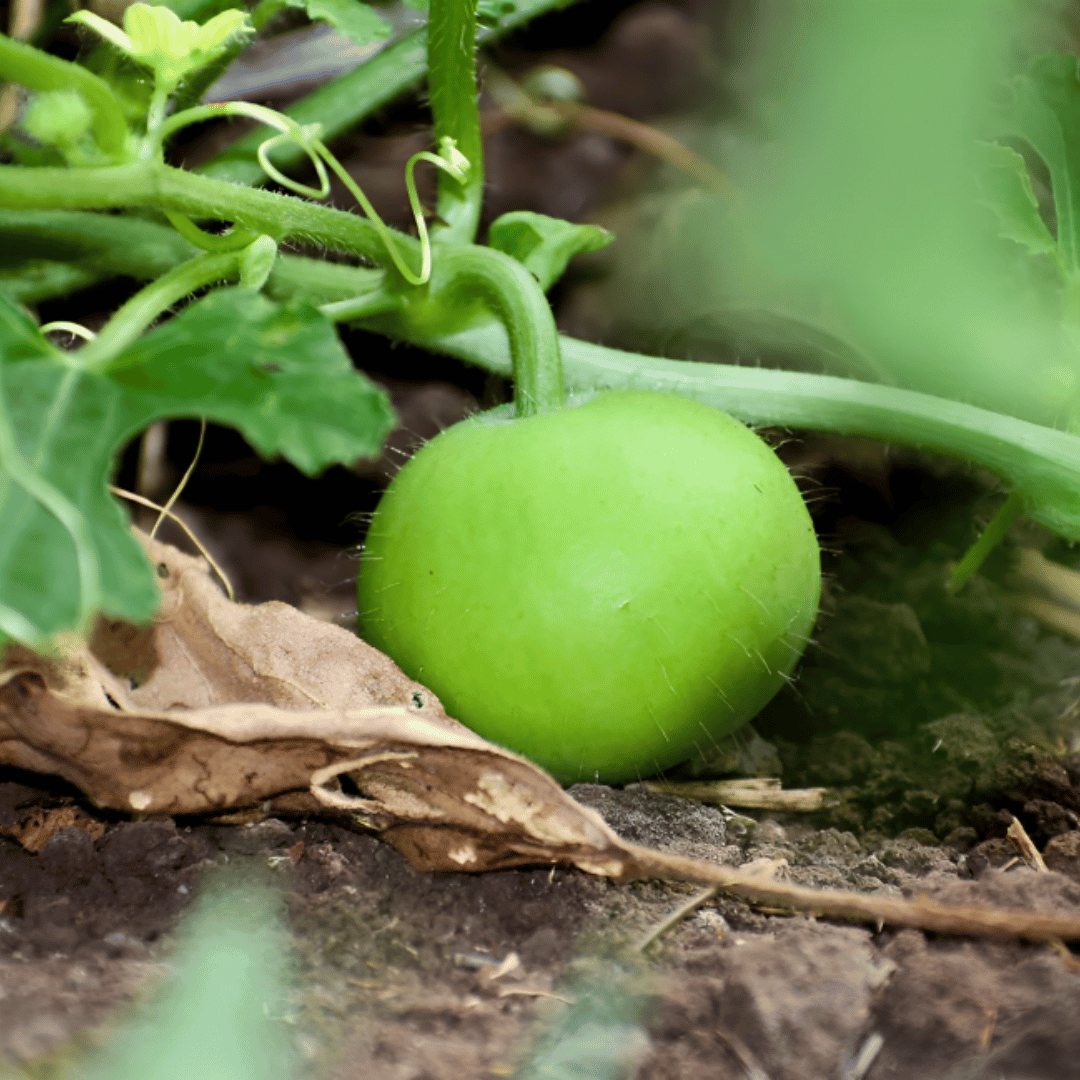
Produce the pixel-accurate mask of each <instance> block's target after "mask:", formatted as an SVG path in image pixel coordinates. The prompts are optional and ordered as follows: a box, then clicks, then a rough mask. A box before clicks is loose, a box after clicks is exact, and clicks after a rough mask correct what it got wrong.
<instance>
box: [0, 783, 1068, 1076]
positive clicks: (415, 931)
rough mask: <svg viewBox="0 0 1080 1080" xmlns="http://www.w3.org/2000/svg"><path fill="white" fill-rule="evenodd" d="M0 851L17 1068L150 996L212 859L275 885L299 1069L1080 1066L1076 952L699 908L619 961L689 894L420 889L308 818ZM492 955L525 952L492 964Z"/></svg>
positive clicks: (7, 1012) (820, 1070) (673, 813)
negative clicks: (267, 876)
mask: <svg viewBox="0 0 1080 1080" xmlns="http://www.w3.org/2000/svg"><path fill="white" fill-rule="evenodd" d="M573 794H574V795H575V796H576V797H577V798H579V799H580V800H581V801H582V802H584V803H586V804H588V805H592V806H593V807H595V808H596V809H598V810H599V811H600V812H601V813H602V814H603V815H604V816H605V817H606V818H607V819H608V821H609V823H610V824H612V825H613V826H614V827H615V829H616V831H618V832H619V833H620V834H621V835H623V836H624V837H625V838H626V839H630V840H634V841H637V842H648V843H651V844H653V845H655V846H657V847H660V848H661V849H665V850H671V851H676V852H680V853H684V854H694V855H697V856H699V857H706V858H713V859H716V860H717V861H720V862H724V863H727V864H731V865H740V864H743V863H746V862H748V861H751V860H754V859H763V858H767V859H773V860H776V859H783V860H786V863H787V869H786V870H785V869H781V871H780V872H781V873H784V874H786V875H787V876H789V877H790V878H791V879H792V880H794V881H797V882H802V883H806V884H819V885H823V884H828V885H844V886H848V887H853V888H857V889H860V890H865V891H878V892H885V893H892V894H895V893H897V892H905V893H906V892H909V891H910V890H911V889H912V888H913V887H917V888H918V889H919V890H920V891H924V892H926V893H928V894H929V895H932V896H936V897H939V898H942V899H947V900H951V901H954V902H958V903H960V902H972V901H975V902H983V903H993V904H998V905H1001V906H1010V907H1019V908H1030V909H1035V910H1043V911H1055V912H1062V913H1076V912H1077V911H1080V875H1077V874H1076V871H1075V869H1074V870H1073V876H1069V875H1067V874H1061V873H1056V872H1050V873H1046V874H1036V873H1034V872H1032V871H1030V870H1028V869H1027V868H1026V867H1024V866H1022V865H1020V866H1015V867H1013V868H1011V869H1009V870H1007V871H1001V870H995V869H993V868H991V867H989V866H987V865H984V864H980V867H979V869H978V870H977V871H976V872H973V868H972V865H971V864H972V859H971V858H970V856H969V857H965V856H964V855H963V854H962V853H961V852H959V851H958V850H956V849H955V848H954V849H949V848H944V847H938V846H927V845H923V844H921V843H919V842H918V841H917V840H914V839H893V840H881V841H878V842H876V843H873V842H871V843H867V842H865V841H863V842H860V841H859V840H858V839H856V837H855V836H854V835H853V834H851V833H846V832H839V831H837V830H833V829H825V830H815V829H812V828H809V827H807V826H804V825H799V824H798V823H797V822H793V821H787V822H784V823H782V822H781V821H779V820H776V819H774V818H772V817H765V818H763V819H762V820H761V821H760V822H757V823H752V822H751V821H750V819H746V818H741V817H740V818H732V817H731V815H730V814H729V815H725V814H724V813H722V812H721V811H719V810H714V809H710V808H703V807H700V806H696V805H693V804H688V803H685V802H684V801H682V800H679V799H675V798H672V797H669V796H661V795H654V794H650V793H648V792H646V791H645V790H644V789H642V788H640V787H632V788H630V789H627V790H625V791H616V790H612V789H609V788H603V787H598V786H594V785H580V786H579V787H577V788H575V789H573ZM0 799H2V806H3V810H2V815H0V826H3V827H5V828H10V827H11V826H12V825H14V824H16V823H17V822H18V821H21V820H25V819H26V817H27V809H28V808H29V807H30V806H41V805H42V804H43V803H51V804H52V805H53V806H57V805H62V804H64V803H65V802H66V801H67V799H66V797H65V796H59V795H55V794H54V795H51V796H45V795H43V793H42V792H41V791H39V790H37V789H34V788H30V787H27V786H24V785H22V784H20V783H19V782H17V781H15V780H11V781H8V782H6V783H4V784H3V785H2V787H0ZM83 824H84V825H85V822H83ZM2 843H3V847H2V848H0V895H2V896H3V897H4V898H5V904H4V915H3V917H2V920H0V1050H2V1051H3V1053H4V1055H5V1056H6V1057H7V1058H8V1059H9V1060H13V1061H16V1062H18V1061H24V1062H26V1061H30V1060H33V1059H40V1058H41V1057H42V1056H44V1055H48V1054H50V1053H51V1052H56V1051H57V1050H62V1049H63V1044H65V1043H66V1042H68V1041H69V1040H71V1039H73V1038H74V1037H75V1036H76V1035H77V1034H78V1033H79V1032H80V1031H81V1030H82V1029H84V1028H85V1027H86V1026H88V1025H95V1024H99V1023H101V1022H102V1021H103V1020H105V1019H107V1018H108V1017H109V1016H110V1015H111V1014H112V1013H114V1012H115V1010H116V1008H117V1006H118V1005H120V1003H122V1002H124V1001H125V1000H127V999H129V998H130V997H131V995H132V994H135V993H137V992H139V991H140V989H144V988H145V987H146V986H149V985H153V984H154V983H155V982H157V981H158V980H160V979H161V978H162V969H161V967H160V964H161V962H162V960H163V959H164V958H166V957H167V956H168V943H169V937H170V933H171V931H172V930H173V929H174V927H175V925H176V920H177V917H178V916H179V914H180V913H181V912H182V911H183V909H184V908H185V906H186V905H187V903H188V901H189V900H190V898H191V897H192V896H193V895H194V894H195V893H196V892H197V890H198V888H199V882H200V878H201V877H202V875H203V874H204V872H205V871H206V870H207V869H208V868H210V867H212V866H215V865H220V864H222V863H223V862H225V861H232V862H233V863H234V864H235V863H236V862H237V861H240V862H241V864H242V865H247V866H250V869H251V872H252V873H256V872H262V873H265V868H266V867H268V866H269V867H272V868H273V869H272V871H271V873H272V875H273V877H274V879H275V880H276V881H277V882H278V883H279V885H280V888H281V889H282V890H284V892H285V895H286V897H287V901H288V908H289V911H290V927H291V930H292V934H293V941H294V948H295V953H296V957H297V959H298V978H297V983H296V989H295V990H294V992H293V1000H292V1008H291V1009H290V1012H289V1015H290V1018H291V1020H292V1022H293V1028H292V1032H291V1034H292V1037H293V1039H294V1041H295V1044H296V1046H297V1047H298V1048H299V1050H300V1051H301V1054H302V1056H303V1057H304V1058H305V1059H306V1060H307V1062H308V1065H309V1067H310V1068H311V1069H312V1070H313V1074H314V1075H318V1076H326V1077H335V1078H341V1080H346V1078H352V1077H357V1078H359V1077H365V1078H370V1080H380V1078H383V1077H385V1078H391V1077H393V1078H398V1077H401V1078H408V1080H420V1078H425V1077H432V1078H434V1077H447V1078H454V1080H466V1078H473V1077H475V1078H481V1077H490V1076H509V1075H512V1074H513V1073H514V1070H515V1068H517V1067H518V1066H519V1065H520V1064H521V1063H522V1062H523V1061H524V1060H526V1059H528V1058H529V1055H530V1053H535V1054H537V1055H540V1056H543V1055H544V1053H545V1049H544V1048H545V1047H547V1050H546V1054H547V1060H548V1062H549V1064H550V1062H551V1061H552V1060H555V1059H556V1058H557V1057H558V1053H557V1052H556V1051H558V1050H559V1048H562V1049H561V1051H559V1052H561V1053H563V1054H565V1053H566V1047H567V1046H568V1045H570V1046H571V1047H573V1046H575V1045H577V1044H575V1043H574V1039H575V1038H577V1039H578V1040H579V1041H581V1040H582V1039H584V1040H586V1042H587V1041H588V1040H589V1039H591V1040H592V1041H593V1043H595V1046H594V1047H593V1051H592V1052H593V1053H594V1054H598V1055H599V1056H600V1058H601V1059H604V1058H605V1057H606V1058H609V1059H610V1058H611V1057H612V1055H614V1057H615V1058H616V1059H617V1058H618V1055H619V1054H620V1053H622V1054H625V1055H626V1057H627V1061H626V1063H625V1064H626V1071H625V1072H624V1073H619V1074H618V1075H627V1076H637V1077H639V1078H641V1080H644V1078H646V1077H647V1078H659V1077H688V1076H695V1077H697V1076H701V1077H718V1078H719V1077H723V1078H731V1080H743V1078H745V1077H748V1076H749V1077H761V1076H767V1077H769V1078H771V1080H803V1078H805V1080H819V1078H821V1077H850V1078H856V1077H865V1078H868V1080H886V1078H893V1077H896V1078H912V1080H914V1078H920V1080H927V1078H938V1077H940V1078H942V1080H944V1078H946V1077H959V1076H963V1077H965V1078H971V1080H976V1078H982V1077H985V1078H987V1080H990V1078H994V1080H997V1078H999V1077H1008V1078H1010V1080H1022V1078H1023V1080H1055V1078H1058V1077H1060V1078H1062V1080H1064V1078H1067V1077H1072V1076H1074V1075H1075V1063H1076V1061H1077V1060H1078V1057H1080V1025H1078V1024H1077V1022H1076V1020H1075V1017H1076V1015H1077V1012H1078V1009H1080V971H1078V968H1080V963H1078V962H1077V961H1076V960H1074V959H1073V958H1072V957H1071V956H1070V955H1069V954H1064V955H1062V954H1060V953H1059V952H1056V951H1054V950H1053V949H1051V948H1049V947H1047V946H1045V945H1041V946H1029V945H1023V944H1001V943H987V942H978V941H964V940H949V939H933V938H928V937H927V936H925V935H923V934H921V933H918V932H915V931H902V932H900V933H894V932H892V931H889V930H887V929H886V930H883V931H881V932H879V933H874V932H873V931H872V930H869V929H865V928H861V927H852V926H843V925H833V924H828V923H823V922H817V921H814V920H812V919H807V918H802V917H790V916H787V915H783V914H777V913H766V912H758V911H753V910H751V909H750V908H748V907H747V906H746V905H745V904H743V903H741V902H737V901H732V900H728V899H724V898H714V899H710V900H708V901H707V902H706V903H705V904H703V905H702V906H701V907H700V908H699V909H698V910H697V912H696V913H694V914H692V915H691V916H689V917H688V918H686V919H685V920H684V921H683V922H681V923H680V924H678V925H677V926H676V927H674V928H673V929H671V930H669V931H668V932H666V933H665V934H663V935H662V936H661V937H660V938H659V939H658V940H657V942H656V943H655V944H653V945H652V946H651V947H650V948H648V949H647V950H646V951H645V953H643V954H642V953H640V952H636V951H635V950H634V945H635V943H636V942H638V941H639V939H640V938H641V936H642V935H643V934H645V933H647V932H648V931H649V930H650V929H651V928H653V927H655V926H656V925H657V924H658V923H659V922H660V921H661V920H663V919H664V917H665V916H666V915H667V914H668V913H669V912H671V911H672V910H673V909H674V908H676V907H678V906H679V905H680V904H681V903H683V902H684V901H685V900H686V898H687V895H688V890H685V889H684V888H682V887H678V886H670V885H662V884H658V883H639V884H633V885H616V884H613V883H610V882H608V881H606V880H604V879H598V878H593V877H589V876H588V875H585V874H582V873H579V872H571V871H564V870H561V869H556V870H554V871H552V870H550V869H548V868H539V869H534V870H527V869H526V870H511V871H505V872H500V873H491V874H486V875H467V874H443V875H432V874H425V873H420V872H418V871H415V870H413V869H412V868H411V867H410V866H409V865H408V864H407V863H406V862H405V860H404V859H403V858H402V857H401V856H400V855H399V854H398V853H397V852H395V851H394V850H392V849H391V848H389V847H387V846H386V845H385V844H383V843H381V842H380V841H379V840H377V839H375V838H373V837H371V836H368V835H364V834H361V833H355V832H351V831H348V830H346V829H344V828H341V827H339V826H336V825H328V824H322V823H317V822H311V821H308V822H291V823H286V822H282V821H278V820H269V821H264V822H261V823H259V824H254V825H248V826H240V827H236V826H210V825H205V824H195V825H183V824H181V825H177V824H174V823H173V822H172V821H147V822H140V823H131V822H115V823H111V824H109V825H108V827H107V828H106V830H105V832H104V834H103V835H101V836H100V837H99V838H97V839H94V838H93V837H92V836H91V835H90V834H89V832H88V831H87V830H86V829H85V827H83V828H80V827H79V826H78V825H74V826H70V827H68V828H66V829H63V830H61V831H60V832H58V833H56V834H55V835H54V836H53V837H52V838H51V839H50V840H49V841H48V843H47V844H46V845H45V846H44V847H43V848H42V849H41V851H40V852H38V853H37V854H31V853H29V852H26V851H23V850H21V849H20V847H19V846H18V845H17V844H15V843H14V842H13V841H3V842H2ZM245 860H246V861H247V862H244V861H245ZM774 865H775V864H774ZM511 953H513V954H516V956H517V958H518V960H519V961H520V963H519V964H517V965H513V966H512V967H511V969H510V970H507V971H505V973H503V974H501V975H500V974H498V969H499V965H500V964H502V963H503V961H505V960H506V958H507V956H508V955H509V954H511ZM511 963H512V962H511ZM504 966H506V965H504ZM545 1040H546V1042H545ZM610 1068H611V1066H610V1065H609V1067H608V1069H609V1071H605V1072H592V1073H586V1072H581V1073H572V1074H571V1073H565V1074H564V1073H559V1072H550V1071H548V1072H540V1071H537V1072H536V1073H535V1074H534V1073H525V1074H524V1075H538V1076H539V1075H545V1076H555V1075H559V1076H561V1075H581V1076H585V1075H589V1076H593V1075H595V1076H600V1075H613V1074H612V1073H611V1072H610ZM755 1070H757V1071H756V1072H755Z"/></svg>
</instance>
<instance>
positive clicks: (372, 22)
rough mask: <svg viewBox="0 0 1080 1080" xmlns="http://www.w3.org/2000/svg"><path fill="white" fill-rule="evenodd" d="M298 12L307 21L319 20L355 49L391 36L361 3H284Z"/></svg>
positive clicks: (309, 0)
mask: <svg viewBox="0 0 1080 1080" xmlns="http://www.w3.org/2000/svg"><path fill="white" fill-rule="evenodd" d="M286 3H288V5H289V7H294V8H301V9H303V10H304V11H306V12H307V13H308V18H309V19H322V21H323V22H327V23H329V24H330V25H331V26H332V27H333V28H334V29H335V30H336V31H337V32H338V33H339V34H344V35H345V36H346V37H347V38H351V39H352V40H353V41H354V42H355V43H356V44H357V45H370V44H372V42H375V41H382V39H383V38H386V37H389V36H390V24H389V23H388V22H387V21H386V20H385V19H384V18H383V17H382V16H381V15H378V14H376V12H375V11H374V10H373V9H372V8H371V7H370V6H369V5H367V4H362V3H361V2H360V0H286Z"/></svg>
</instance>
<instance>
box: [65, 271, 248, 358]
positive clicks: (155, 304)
mask: <svg viewBox="0 0 1080 1080" xmlns="http://www.w3.org/2000/svg"><path fill="white" fill-rule="evenodd" d="M240 261H241V252H238V251H230V252H226V253H225V254H215V253H213V252H207V253H205V254H203V255H197V256H196V257H195V258H194V259H192V260H191V261H190V262H186V263H184V264H183V265H182V266H178V267H176V268H175V269H174V270H170V271H169V272H168V273H167V274H165V275H164V276H162V277H159V278H158V279H157V280H156V281H152V282H151V283H150V284H149V285H147V286H146V288H144V289H141V290H140V291H139V292H137V293H136V294H135V295H134V296H133V297H132V298H131V299H130V300H129V301H128V302H127V303H126V304H124V305H123V307H121V308H120V310H119V311H117V313H116V314H115V315H114V316H113V317H112V318H111V319H110V320H109V321H108V322H107V323H106V324H105V327H104V329H103V330H102V331H101V333H100V334H98V336H97V338H96V339H95V340H94V341H93V342H91V343H90V344H89V345H86V346H84V347H83V348H82V349H80V350H79V352H78V354H77V356H78V361H79V366H80V367H83V368H85V369H87V370H92V369H94V368H99V367H102V366H104V365H107V364H108V362H109V361H110V360H112V359H113V358H114V357H115V356H116V355H117V354H118V353H120V352H122V351H123V350H124V349H126V348H127V347H128V346H129V345H132V344H134V342H136V341H137V340H138V339H139V337H140V336H141V335H142V333H143V331H144V330H145V329H146V328H147V327H148V326H149V325H150V324H151V323H152V322H153V321H154V320H155V319H157V318H158V316H160V315H161V314H162V313H163V312H165V311H167V310H168V309H169V308H171V307H172V306H173V304H176V303H178V302H179V301H181V300H183V299H184V297H185V296H189V295H190V294H191V293H193V292H195V290H196V289H201V288H202V287H203V286H204V285H211V284H213V283H214V282H217V281H224V280H226V279H228V278H235V277H239V276H240Z"/></svg>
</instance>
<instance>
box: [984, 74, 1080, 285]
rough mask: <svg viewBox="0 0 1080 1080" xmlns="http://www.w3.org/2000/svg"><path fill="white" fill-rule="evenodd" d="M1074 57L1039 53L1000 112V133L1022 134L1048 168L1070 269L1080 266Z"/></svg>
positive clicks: (1079, 92) (1078, 95) (1078, 98)
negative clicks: (1038, 56) (1041, 55)
mask: <svg viewBox="0 0 1080 1080" xmlns="http://www.w3.org/2000/svg"><path fill="white" fill-rule="evenodd" d="M1076 65H1077V58H1076V57H1075V56H1073V55H1072V54H1068V53H1061V54H1058V53H1055V54H1051V55H1049V56H1043V57H1040V58H1039V59H1038V60H1036V61H1035V62H1034V63H1033V64H1032V65H1031V67H1030V68H1029V69H1028V71H1027V73H1026V74H1024V75H1022V76H1019V77H1018V78H1016V79H1013V80H1012V84H1011V85H1012V90H1013V98H1012V101H1011V102H1010V103H1009V105H1008V106H1007V107H1006V108H1005V109H1004V110H1003V112H1002V114H1001V116H1000V120H999V123H1000V130H999V131H998V134H999V135H1013V136H1016V137H1017V138H1020V139H1023V140H1024V141H1025V142H1026V143H1028V145H1029V146H1031V148H1032V149H1033V150H1034V151H1035V152H1036V153H1037V154H1038V155H1039V157H1041V158H1042V159H1043V161H1044V162H1045V163H1046V167H1047V169H1049V171H1050V181H1051V184H1052V185H1053V190H1054V208H1055V210H1056V213H1057V232H1058V236H1057V240H1058V250H1059V252H1060V254H1061V258H1062V260H1063V261H1064V263H1065V266H1066V269H1067V270H1068V271H1069V272H1070V273H1075V272H1076V271H1077V270H1080V81H1078V80H1077V72H1076Z"/></svg>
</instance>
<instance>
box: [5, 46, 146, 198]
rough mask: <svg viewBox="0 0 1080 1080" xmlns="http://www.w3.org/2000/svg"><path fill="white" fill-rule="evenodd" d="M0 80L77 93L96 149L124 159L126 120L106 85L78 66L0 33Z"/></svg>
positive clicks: (34, 87) (45, 89)
mask: <svg viewBox="0 0 1080 1080" xmlns="http://www.w3.org/2000/svg"><path fill="white" fill-rule="evenodd" d="M0 77H2V78H3V79H6V80H9V81H11V82H17V83H21V84H22V85H23V86H26V87H29V88H30V89H31V90H40V91H48V90H78V91H79V93H80V94H81V95H82V97H83V99H84V100H85V102H86V104H87V105H89V106H90V110H91V112H92V113H93V117H94V119H93V128H92V130H93V132H94V139H95V141H96V142H97V144H98V146H99V147H101V149H102V150H103V151H104V152H105V153H106V154H108V155H109V157H111V158H114V159H115V160H117V161H123V160H124V158H125V156H126V152H127V145H128V126H127V121H126V120H125V119H124V110H123V109H122V107H121V105H120V102H119V101H118V100H117V98H116V96H115V94H113V92H112V88H111V87H110V86H109V84H108V83H107V82H105V81H104V80H102V79H99V78H98V77H97V76H96V75H94V74H93V73H92V72H90V71H87V69H86V68H84V67H82V66H80V65H79V64H71V63H68V61H66V60H60V59H59V58H58V57H55V56H50V55H49V54H48V53H44V52H42V51H41V50H40V49H35V48H33V47H32V46H30V45H24V44H22V42H19V41H13V40H12V39H11V38H9V37H6V36H5V35H3V34H0ZM69 176H70V173H69ZM70 182H71V181H70V180H69V183H70Z"/></svg>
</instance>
